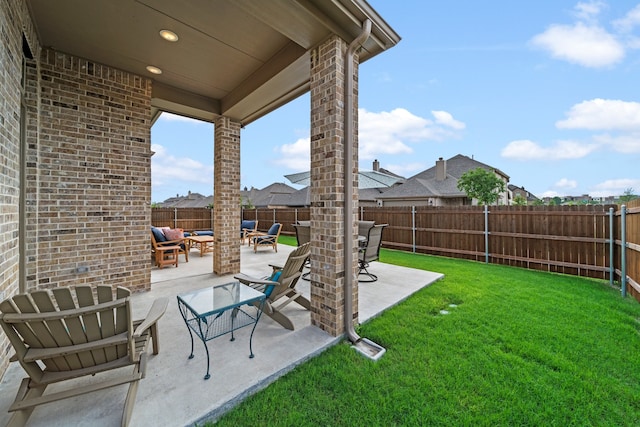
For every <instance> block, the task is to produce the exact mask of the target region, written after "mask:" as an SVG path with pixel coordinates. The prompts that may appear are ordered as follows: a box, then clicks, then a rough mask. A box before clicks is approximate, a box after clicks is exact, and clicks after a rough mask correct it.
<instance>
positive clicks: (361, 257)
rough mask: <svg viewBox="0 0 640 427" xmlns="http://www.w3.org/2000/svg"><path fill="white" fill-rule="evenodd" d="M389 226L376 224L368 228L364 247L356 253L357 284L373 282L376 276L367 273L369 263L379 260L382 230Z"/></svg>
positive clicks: (376, 278)
mask: <svg viewBox="0 0 640 427" xmlns="http://www.w3.org/2000/svg"><path fill="white" fill-rule="evenodd" d="M387 225H389V224H377V225H374V226H373V227H371V228H369V231H368V234H367V242H366V245H365V246H363V247H362V248H360V250H359V252H358V282H375V281H376V280H378V276H376V275H375V274H372V273H369V271H368V270H367V269H368V268H369V263H370V262H371V261H377V260H378V259H379V258H380V246H381V245H382V230H384V227H386V226H387Z"/></svg>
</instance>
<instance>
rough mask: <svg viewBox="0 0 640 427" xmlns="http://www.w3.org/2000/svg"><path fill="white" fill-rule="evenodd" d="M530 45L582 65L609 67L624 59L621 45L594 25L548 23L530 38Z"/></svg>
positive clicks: (555, 56) (558, 57)
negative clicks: (545, 27)
mask: <svg viewBox="0 0 640 427" xmlns="http://www.w3.org/2000/svg"><path fill="white" fill-rule="evenodd" d="M531 42H532V44H533V45H534V46H536V47H539V48H541V49H544V50H546V51H548V52H549V53H550V54H551V56H553V57H554V58H557V59H562V60H565V61H569V62H572V63H575V64H579V65H582V66H585V67H591V68H599V67H607V66H611V65H613V64H615V63H617V62H619V61H621V60H622V59H623V58H624V55H625V50H624V46H623V45H622V44H621V43H620V42H619V41H618V40H616V38H615V37H614V36H613V35H611V34H610V33H608V32H607V31H606V30H605V29H603V28H601V27H599V26H597V25H585V24H584V23H582V22H578V23H576V24H575V25H557V24H556V25H551V26H550V27H549V28H547V30H546V31H544V32H543V33H541V34H538V35H536V36H534V37H533V39H532V40H531Z"/></svg>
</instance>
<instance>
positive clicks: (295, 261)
mask: <svg viewBox="0 0 640 427" xmlns="http://www.w3.org/2000/svg"><path fill="white" fill-rule="evenodd" d="M309 245H310V243H305V244H303V245H302V246H299V247H297V248H296V249H294V250H293V252H291V253H290V254H289V257H288V258H287V262H286V263H285V264H284V267H279V266H276V265H273V264H270V265H269V266H270V267H271V268H272V269H273V272H272V273H271V275H270V276H268V277H266V278H263V279H259V278H256V277H251V276H248V275H246V274H242V273H240V274H237V275H236V276H234V277H235V278H236V279H238V280H239V281H240V282H241V283H244V284H245V285H248V286H251V287H252V288H255V289H258V290H259V291H262V292H264V293H265V294H266V295H267V300H266V304H265V307H264V313H265V314H266V315H268V316H269V317H271V318H272V319H273V320H275V321H276V322H278V323H280V324H281V325H282V326H283V327H285V328H286V329H289V330H291V331H292V330H293V329H294V328H293V322H291V320H290V319H289V318H288V317H287V316H286V315H285V314H283V313H282V309H283V308H284V307H286V306H287V305H289V304H290V303H291V302H293V301H295V302H296V303H298V304H300V305H301V306H302V307H304V308H306V309H307V310H310V309H311V303H310V302H309V300H308V299H307V298H305V297H304V296H302V294H301V293H300V291H298V290H297V289H296V283H298V279H299V278H300V275H301V274H302V267H303V266H304V263H305V261H306V260H307V258H308V257H309V253H310V250H311V249H310V248H309ZM280 299H285V300H284V302H279V300H280ZM276 302H278V305H276Z"/></svg>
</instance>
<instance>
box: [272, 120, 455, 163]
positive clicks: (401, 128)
mask: <svg viewBox="0 0 640 427" xmlns="http://www.w3.org/2000/svg"><path fill="white" fill-rule="evenodd" d="M431 114H432V115H433V118H434V120H429V119H425V118H423V117H419V116H416V115H415V114H413V113H411V112H409V111H408V110H406V109H404V108H396V109H394V110H392V111H381V112H378V113H374V112H370V111H367V110H365V109H360V110H359V129H358V132H359V134H358V144H359V152H358V155H359V158H360V160H365V161H368V160H373V159H375V158H378V157H380V156H381V155H384V154H389V155H394V154H411V153H412V152H413V149H412V148H411V146H410V144H411V143H420V142H425V141H443V140H446V139H451V138H458V137H459V134H460V131H461V130H463V129H465V127H466V125H465V124H464V123H463V122H461V121H459V120H456V119H455V118H454V117H453V115H452V114H451V113H449V112H447V111H441V110H434V111H432V112H431ZM275 150H276V152H278V153H279V154H280V158H279V159H278V160H277V161H275V163H276V164H277V165H278V166H282V167H284V168H287V169H290V170H295V171H303V170H308V169H309V157H310V143H309V138H308V137H306V138H300V139H298V140H297V141H296V142H294V143H293V144H284V145H281V146H279V147H277V148H276V149H275ZM401 169H406V168H398V170H401ZM398 173H399V172H398Z"/></svg>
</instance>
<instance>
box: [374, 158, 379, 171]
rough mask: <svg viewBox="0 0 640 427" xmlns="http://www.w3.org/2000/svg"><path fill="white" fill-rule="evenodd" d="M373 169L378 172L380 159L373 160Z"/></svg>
mask: <svg viewBox="0 0 640 427" xmlns="http://www.w3.org/2000/svg"><path fill="white" fill-rule="evenodd" d="M373 170H374V171H376V172H378V171H379V170H380V162H379V161H378V159H375V160H374V161H373Z"/></svg>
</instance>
